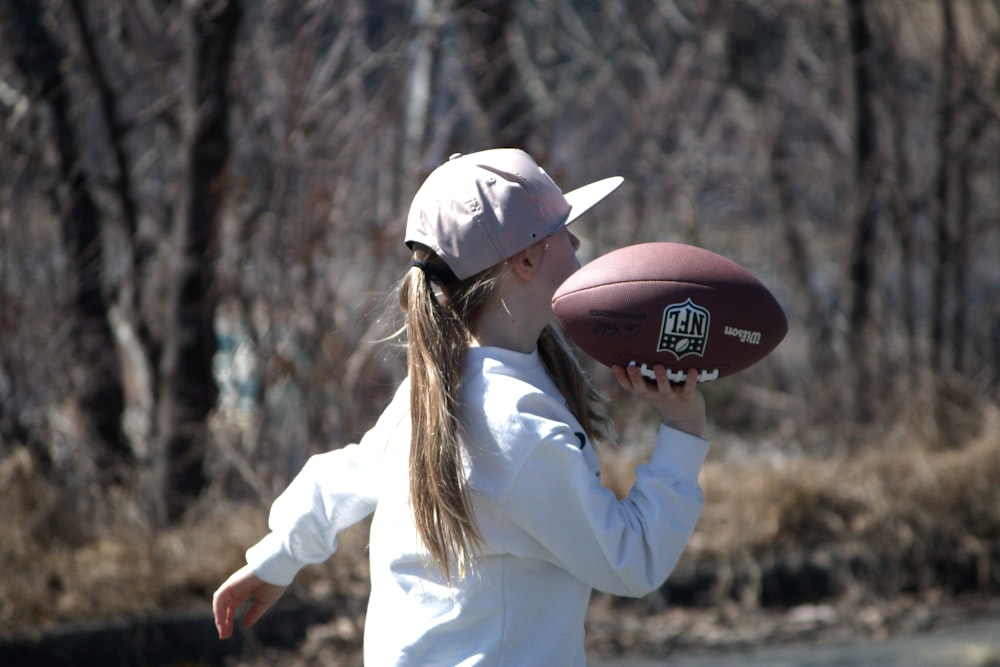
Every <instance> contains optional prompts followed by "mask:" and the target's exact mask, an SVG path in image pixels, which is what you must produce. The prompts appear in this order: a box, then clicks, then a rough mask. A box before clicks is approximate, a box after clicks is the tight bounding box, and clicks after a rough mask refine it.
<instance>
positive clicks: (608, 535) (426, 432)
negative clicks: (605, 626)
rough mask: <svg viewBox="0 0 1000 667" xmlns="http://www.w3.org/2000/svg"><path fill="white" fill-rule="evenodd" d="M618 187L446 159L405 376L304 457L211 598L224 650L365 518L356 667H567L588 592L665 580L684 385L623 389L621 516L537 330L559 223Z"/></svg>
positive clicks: (694, 474) (636, 380)
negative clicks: (561, 182) (644, 410)
mask: <svg viewBox="0 0 1000 667" xmlns="http://www.w3.org/2000/svg"><path fill="white" fill-rule="evenodd" d="M620 183H621V179H620V178H611V179H605V180H603V181H598V182H596V183H592V184H590V185H588V186H585V187H583V188H580V189H578V190H575V191H573V192H570V193H568V194H566V195H563V194H562V192H561V191H560V190H559V188H558V187H557V186H556V185H555V183H553V181H552V180H551V179H550V178H549V177H548V176H547V175H546V174H545V172H544V171H543V170H542V169H541V168H540V167H538V165H537V164H535V162H534V160H532V158H531V157H530V156H528V155H527V154H526V153H524V152H522V151H519V150H514V149H495V150H488V151H483V152H481V153H475V154H471V155H464V156H453V157H452V159H451V160H449V161H448V162H446V163H445V164H444V165H442V166H440V167H439V168H438V169H436V170H435V171H434V172H432V173H431V175H430V176H429V177H428V179H427V180H426V181H425V182H424V184H423V185H422V186H421V188H420V189H419V191H418V192H417V194H416V196H415V198H414V201H413V205H412V207H411V209H410V214H409V217H408V220H407V230H406V233H407V235H406V242H407V245H408V246H409V247H410V249H411V250H412V252H413V263H412V266H411V268H410V269H409V271H408V272H407V274H406V276H405V277H404V279H403V281H402V284H401V286H400V294H399V298H400V303H401V305H402V308H403V311H404V312H405V316H406V334H407V345H408V348H407V349H408V370H409V375H408V378H407V379H406V380H404V381H403V383H402V384H401V385H400V387H399V389H398V390H397V392H396V395H395V397H394V398H393V400H392V402H391V403H390V405H389V406H388V407H387V408H386V409H385V411H384V412H383V413H382V415H381V417H380V418H379V419H378V422H377V423H376V424H375V426H374V427H373V428H372V429H371V430H370V431H368V433H367V434H366V435H365V436H364V438H362V440H361V442H360V444H353V445H349V446H346V447H344V448H342V449H338V450H335V451H331V452H328V453H325V454H319V455H317V456H314V457H312V458H311V459H310V460H309V461H308V462H307V463H306V465H305V467H304V468H303V470H302V471H301V472H300V473H299V475H298V476H297V477H296V478H295V479H294V480H293V481H292V482H291V484H290V485H289V487H288V488H287V489H286V490H285V491H284V492H283V493H282V495H281V496H280V497H279V498H278V499H277V500H276V501H275V502H274V505H273V506H272V508H271V514H270V521H269V526H270V529H271V533H270V534H269V535H267V536H266V537H264V539H262V540H261V541H260V542H259V543H257V544H256V545H255V546H253V547H251V548H250V549H249V550H248V551H247V565H246V566H244V567H243V568H241V569H240V570H238V571H236V572H235V573H234V574H233V575H232V576H231V577H230V578H229V579H228V580H227V581H226V582H225V583H223V584H222V586H221V587H220V588H219V590H218V591H216V593H215V597H214V601H213V602H214V611H215V621H216V625H217V627H218V630H219V636H220V637H221V638H227V637H229V636H231V634H232V630H233V621H234V616H235V615H236V611H237V609H238V608H239V607H240V606H241V605H242V604H243V603H244V602H246V601H247V600H252V601H253V602H252V604H251V606H250V607H249V609H248V610H247V612H246V615H245V617H244V620H243V623H244V624H245V625H247V626H249V625H251V624H253V623H254V622H255V621H256V620H257V619H258V618H260V616H261V615H262V614H263V613H264V612H265V611H266V610H267V609H268V608H270V607H271V605H273V604H274V602H275V601H276V600H277V599H278V598H279V597H280V596H281V594H282V592H283V591H284V590H285V588H286V587H287V586H288V585H289V584H290V583H291V581H292V579H293V578H294V576H295V574H296V573H297V572H298V571H299V570H300V569H301V568H302V567H304V566H305V565H307V564H310V563H318V562H321V561H323V560H325V559H326V558H328V557H329V556H330V555H331V554H332V553H333V552H334V551H335V550H336V548H337V533H338V532H339V531H340V530H342V529H344V528H346V527H347V526H350V525H352V524H354V523H356V522H358V521H360V520H362V519H363V518H365V517H367V516H368V515H369V514H372V512H374V516H373V518H372V524H371V538H370V539H371V543H370V559H371V577H372V582H371V583H372V589H371V597H370V599H369V603H368V615H367V618H366V622H365V640H364V641H365V649H364V651H365V664H366V665H369V666H370V667H374V666H379V665H420V666H426V665H516V666H518V667H521V666H524V665H549V666H551V665H583V664H585V662H586V656H585V653H584V617H585V615H586V612H587V605H588V600H589V597H590V593H591V590H592V589H594V588H596V589H599V590H602V591H607V592H610V593H613V594H617V595H623V596H642V595H645V594H647V593H649V592H651V591H654V590H656V589H657V588H658V587H660V586H661V585H662V584H663V582H664V581H665V580H666V578H667V576H668V575H669V574H670V572H671V570H672V569H673V567H674V565H675V564H676V562H677V560H678V558H679V557H680V555H681V552H682V551H683V549H684V547H685V545H686V544H687V541H688V539H689V537H690V535H691V532H692V530H693V529H694V525H695V522H696V521H697V518H698V515H699V514H700V511H701V505H702V495H701V490H700V487H699V485H698V472H699V470H700V468H701V464H702V462H703V460H704V457H705V455H706V453H707V450H708V443H707V441H705V440H704V439H702V437H701V434H702V431H703V429H704V424H705V405H704V401H703V400H702V397H701V394H700V393H699V392H698V391H697V390H696V384H695V382H696V380H695V374H694V372H693V371H692V372H689V373H688V376H687V381H686V382H685V383H684V384H683V385H672V384H671V383H670V382H669V381H668V380H667V378H666V374H665V371H664V369H663V368H662V367H657V368H656V369H655V370H656V377H657V380H656V382H655V383H652V382H649V381H647V380H645V379H644V378H643V377H642V376H641V375H640V373H639V372H638V369H637V368H635V367H631V368H621V367H616V368H615V369H614V372H615V375H616V378H617V381H618V383H619V384H620V385H621V386H622V388H623V389H624V390H626V391H628V392H630V393H631V394H634V395H636V396H638V397H640V398H643V399H645V400H647V401H648V402H649V403H650V404H652V405H653V406H655V407H656V408H657V409H658V411H659V413H660V416H661V418H662V421H663V424H662V425H661V426H660V429H659V433H658V436H657V444H656V448H655V450H654V453H653V455H652V458H651V460H650V461H649V463H648V464H646V465H644V466H641V467H640V468H639V469H638V470H637V479H636V481H635V484H634V486H633V487H632V490H631V492H630V493H629V495H628V497H626V498H624V499H623V500H621V501H619V500H618V499H617V498H616V497H615V494H614V493H612V492H611V491H609V490H607V489H606V488H604V487H603V486H602V485H601V480H600V470H599V467H598V464H597V459H596V457H595V455H594V449H593V444H592V443H593V442H594V441H595V440H611V439H613V438H614V433H613V428H612V424H611V421H610V419H609V417H608V413H607V410H606V406H605V404H604V402H603V400H602V398H601V394H599V393H598V392H597V391H596V390H595V389H594V388H593V387H592V386H591V385H590V383H589V380H588V379H587V377H586V376H585V375H584V374H583V372H582V370H581V368H580V366H579V364H578V363H577V361H576V360H575V359H574V357H573V355H572V353H571V351H570V349H569V347H568V345H567V343H566V342H565V340H564V338H563V337H562V336H561V334H560V333H559V331H558V329H557V328H556V326H555V325H554V324H553V313H552V309H551V299H552V295H553V293H554V291H555V289H556V287H558V285H559V284H560V283H561V282H562V281H563V280H564V279H565V278H567V277H568V276H569V275H570V274H571V273H572V272H573V271H575V270H576V269H577V268H579V262H578V260H577V257H576V251H577V249H578V248H579V240H578V239H577V238H576V237H575V236H574V235H573V234H572V233H571V232H570V231H569V229H568V228H567V226H566V225H568V223H569V222H571V221H572V220H574V219H575V218H576V217H577V216H579V215H580V214H581V213H583V212H584V211H586V210H587V209H588V208H590V207H591V206H593V205H594V204H596V203H597V202H598V201H600V200H601V199H602V198H604V197H605V196H607V195H608V194H609V193H610V192H611V191H612V190H614V189H615V188H616V187H617V186H618V185H619V184H620Z"/></svg>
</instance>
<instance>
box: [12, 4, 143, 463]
mask: <svg viewBox="0 0 1000 667" xmlns="http://www.w3.org/2000/svg"><path fill="white" fill-rule="evenodd" d="M42 9H43V8H42V7H40V5H39V3H38V2H35V1H34V0H4V2H3V5H2V8H0V19H2V25H3V28H4V30H3V34H4V36H5V38H6V39H7V40H8V42H9V44H10V45H11V50H12V52H13V54H14V62H15V64H16V65H17V67H18V69H19V70H20V73H21V75H22V76H23V77H24V79H25V80H26V81H27V82H28V89H29V91H30V95H31V99H32V100H33V101H34V103H35V104H38V105H42V106H45V107H47V108H48V109H49V111H50V112H51V117H52V132H53V133H54V135H55V137H54V139H55V148H56V152H57V155H58V163H57V164H58V178H57V180H54V181H53V182H51V183H50V184H49V188H50V191H51V192H50V194H51V198H52V201H53V204H54V206H55V208H56V209H57V214H58V216H59V219H60V226H61V229H62V236H63V243H64V245H65V250H66V256H67V258H68V260H69V264H70V266H71V275H72V277H73V280H74V290H75V293H74V298H73V310H72V315H71V318H70V326H71V329H70V335H69V339H70V345H71V346H72V347H73V351H74V357H75V360H76V363H75V368H73V369H72V371H71V372H70V374H69V375H70V376H71V377H72V378H78V380H76V381H74V382H73V383H72V384H73V387H74V390H75V391H76V392H77V395H78V397H79V402H80V407H81V410H82V413H83V418H84V421H85V424H86V426H87V427H88V428H89V430H90V431H91V432H92V435H93V436H95V440H96V441H97V443H98V451H97V454H98V460H97V464H98V469H99V470H113V469H115V468H116V466H115V465H114V464H115V463H118V462H120V460H121V459H122V457H126V458H127V455H128V453H129V448H128V446H127V444H126V439H125V436H124V434H123V431H122V414H123V412H124V407H125V399H124V392H123V389H122V384H121V373H120V368H119V363H118V357H117V354H116V347H115V341H114V336H113V333H112V329H111V325H110V322H109V319H108V299H107V297H106V294H105V288H104V284H103V272H104V251H103V242H102V239H101V225H102V220H101V213H100V211H99V209H98V207H97V205H96V204H95V202H94V199H93V197H92V195H91V192H90V187H91V186H90V184H89V182H88V178H87V172H86V170H85V169H84V167H83V165H82V164H81V155H80V149H79V141H78V136H77V131H76V125H75V122H74V118H73V111H72V108H71V104H70V93H69V90H68V89H67V86H66V81H65V79H64V78H63V71H62V67H63V63H64V61H65V59H66V54H65V52H64V50H63V48H62V46H61V45H60V44H59V42H58V41H57V40H56V39H55V38H54V36H53V35H52V34H51V33H50V32H49V30H48V29H47V28H46V26H45V25H44V23H43V21H42Z"/></svg>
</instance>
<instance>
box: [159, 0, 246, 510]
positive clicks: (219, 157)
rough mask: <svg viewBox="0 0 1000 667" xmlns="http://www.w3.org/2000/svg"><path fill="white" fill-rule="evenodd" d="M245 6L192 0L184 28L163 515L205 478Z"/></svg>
mask: <svg viewBox="0 0 1000 667" xmlns="http://www.w3.org/2000/svg"><path fill="white" fill-rule="evenodd" d="M240 18H241V12H240V9H239V7H238V6H237V3H236V2H235V0H232V1H230V0H213V1H189V2H185V3H184V6H183V16H182V25H181V68H182V83H181V86H182V88H181V91H180V100H179V105H178V107H177V126H178V128H179V131H180V137H179V139H180V141H179V145H178V147H177V164H176V174H177V190H178V192H177V197H176V200H175V208H174V211H173V221H172V225H173V228H172V235H173V238H172V244H171V245H172V248H171V251H172V252H171V257H170V260H169V261H168V262H167V263H166V266H167V270H168V271H169V272H170V274H171V275H170V279H169V281H168V285H169V286H168V288H167V298H166V302H165V303H164V304H162V307H163V315H164V317H165V323H166V325H167V328H166V329H165V331H164V332H163V337H162V341H161V343H162V355H161V357H160V359H159V364H158V373H159V378H160V387H159V391H158V392H157V393H158V401H157V413H156V427H155V430H156V434H157V439H158V446H157V448H156V451H157V452H161V453H162V454H161V455H162V456H163V457H164V459H163V461H162V466H163V467H162V469H161V471H160V474H161V475H162V476H161V479H160V480H159V482H160V484H162V487H161V488H162V489H163V493H162V498H163V500H164V502H165V510H166V519H167V520H168V521H172V520H175V519H177V518H179V517H180V516H181V514H182V513H183V511H184V510H185V509H186V507H187V506H188V503H189V502H190V501H191V500H192V499H194V498H196V497H197V495H198V494H199V493H200V492H201V490H202V488H203V487H204V484H205V477H204V470H203V463H204V457H205V449H206V444H207V438H208V416H209V413H210V412H211V410H212V408H213V407H214V406H215V402H216V398H217V395H218V389H217V387H216V384H215V379H214V377H213V374H212V356H213V355H214V353H215V349H216V340H215V332H214V328H213V324H214V316H215V304H216V298H217V295H216V292H215V289H214V270H215V257H216V254H217V252H218V247H217V232H218V228H219V217H220V211H221V209H222V204H223V199H224V195H225V192H226V168H227V164H228V160H229V154H230V139H229V127H228V94H227V89H226V84H227V82H228V79H229V72H230V68H231V65H232V60H233V52H234V48H235V44H236V39H235V38H236V33H237V29H238V27H239V23H240Z"/></svg>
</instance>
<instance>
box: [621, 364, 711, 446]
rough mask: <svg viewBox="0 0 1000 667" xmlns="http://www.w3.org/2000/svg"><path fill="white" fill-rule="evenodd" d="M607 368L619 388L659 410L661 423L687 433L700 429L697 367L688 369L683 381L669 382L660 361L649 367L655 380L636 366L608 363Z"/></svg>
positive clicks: (701, 408)
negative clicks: (648, 378)
mask: <svg viewBox="0 0 1000 667" xmlns="http://www.w3.org/2000/svg"><path fill="white" fill-rule="evenodd" d="M611 370H612V371H614V374H615V378H617V380H618V384H619V385H620V386H621V388H622V389H624V390H625V391H627V392H628V393H630V394H632V395H634V396H638V397H639V398H641V399H643V400H645V401H647V402H648V403H650V404H651V405H653V406H654V407H656V408H657V410H659V412H660V417H661V419H662V420H663V423H664V424H666V425H667V426H671V427H673V428H676V429H678V430H680V431H685V432H686V433H690V434H691V435H697V436H701V435H702V434H703V433H704V431H705V398H704V397H703V396H702V395H701V392H700V391H698V371H696V370H694V369H690V370H688V372H687V377H686V378H685V380H684V384H673V383H671V382H670V380H668V379H667V370H666V368H664V367H663V366H662V365H660V364H657V365H656V366H654V367H653V372H654V373H656V382H655V383H654V382H651V381H649V380H647V379H646V378H645V377H643V375H642V372H641V371H640V370H639V367H638V366H629V367H628V368H624V367H622V366H612V367H611Z"/></svg>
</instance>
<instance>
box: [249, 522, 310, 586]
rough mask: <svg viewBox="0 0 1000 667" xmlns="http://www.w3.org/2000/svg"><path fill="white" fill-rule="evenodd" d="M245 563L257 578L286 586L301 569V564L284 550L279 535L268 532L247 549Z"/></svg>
mask: <svg viewBox="0 0 1000 667" xmlns="http://www.w3.org/2000/svg"><path fill="white" fill-rule="evenodd" d="M246 556H247V565H249V566H250V569H252V570H253V573H254V574H255V575H256V576H257V578H258V579H261V580H262V581H265V582H267V583H269V584H274V585H275V586H288V585H289V584H291V583H292V580H293V579H294V578H295V575H296V574H298V572H299V570H301V569H302V564H301V563H299V562H298V561H297V560H295V559H294V558H292V557H291V556H290V555H289V554H288V552H287V551H286V550H285V547H284V544H283V543H282V540H281V537H280V536H279V535H277V534H275V533H270V534H268V535H267V536H266V537H264V539H262V540H261V541H260V542H258V543H257V544H255V545H253V546H252V547H250V548H249V549H247V554H246Z"/></svg>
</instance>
